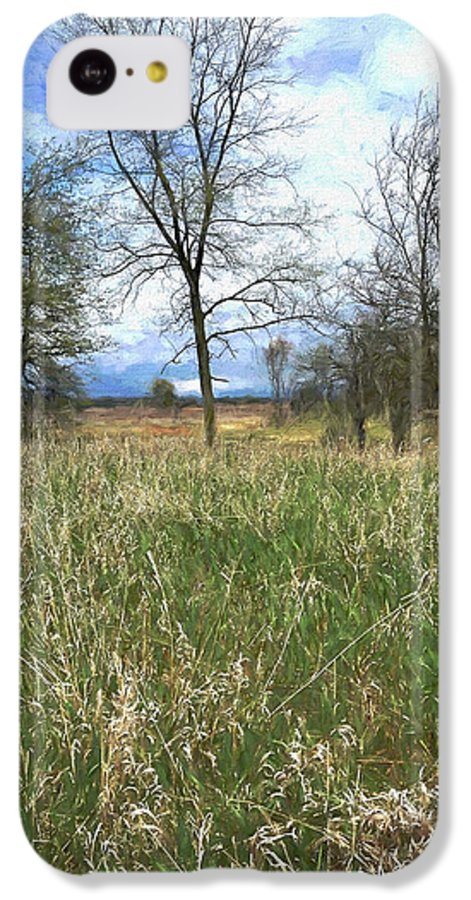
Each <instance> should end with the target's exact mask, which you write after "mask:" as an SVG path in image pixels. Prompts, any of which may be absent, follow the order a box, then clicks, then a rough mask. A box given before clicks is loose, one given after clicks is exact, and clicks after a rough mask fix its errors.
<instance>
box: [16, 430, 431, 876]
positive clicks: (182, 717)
mask: <svg viewBox="0 0 471 900" xmlns="http://www.w3.org/2000/svg"><path fill="white" fill-rule="evenodd" d="M436 468H437V467H436V458H435V453H434V451H433V450H429V451H428V452H427V454H425V455H423V456H422V457H419V456H418V455H415V454H412V453H411V454H407V455H404V457H402V458H394V457H392V456H391V455H390V454H389V453H388V452H387V451H386V450H385V449H377V450H376V449H375V450H374V451H372V452H371V453H370V454H366V455H365V456H364V458H360V457H359V456H358V455H356V454H355V453H352V452H346V453H344V454H339V453H333V452H330V453H329V452H328V451H324V450H322V449H320V448H318V447H316V446H313V445H309V444H304V443H302V442H300V443H296V442H294V443H292V444H291V443H289V442H287V443H276V442H272V441H267V442H263V441H252V442H251V441H250V440H242V441H239V442H237V441H235V440H232V441H229V440H227V441H225V442H224V441H221V443H220V444H219V446H218V447H217V449H216V451H215V453H214V454H212V455H211V454H208V453H206V452H205V451H204V449H203V446H202V444H201V443H200V442H199V441H198V440H196V439H195V440H192V439H184V438H178V437H175V438H173V437H164V438H156V439H150V438H147V439H142V438H139V437H138V436H134V437H132V436H131V437H127V438H125V437H123V438H118V437H113V438H106V437H104V438H101V439H95V438H93V437H85V436H81V437H79V438H76V437H73V436H70V437H68V438H64V439H59V440H54V439H52V438H50V439H49V440H48V441H41V440H37V441H36V442H35V443H34V444H32V445H31V446H29V447H26V448H25V458H24V469H23V489H24V511H23V585H24V586H23V597H22V660H23V662H22V749H21V770H22V801H21V802H22V814H23V821H24V825H25V829H26V832H27V834H28V836H29V838H30V840H31V842H32V843H33V845H34V846H35V847H36V849H37V850H38V852H39V853H40V854H41V855H42V856H43V857H44V858H45V859H47V860H48V861H49V862H51V863H52V864H53V865H55V866H58V867H60V868H62V869H65V870H67V871H73V872H84V871H87V870H92V869H93V870H96V869H98V870H109V869H127V870H147V869H152V870H168V869H172V870H173V869H182V870H188V869H193V868H200V867H206V866H256V867H259V868H262V869H282V870H310V869H339V868H340V869H364V870H366V871H370V872H378V871H390V870H392V869H395V868H397V867H398V866H400V865H402V864H404V863H406V862H407V861H409V860H410V859H413V858H414V857H415V856H416V855H417V854H418V853H419V852H420V851H421V849H422V848H423V847H424V846H425V844H426V843H427V841H428V839H429V836H430V833H431V831H432V829H433V825H434V820H435V814H436V761H437V732H436V716H437V701H436V695H437V634H436V618H437V571H436V570H437V546H436V543H437V541H436V538H437V476H436ZM395 610H396V612H394V611H395ZM316 673H318V674H316Z"/></svg>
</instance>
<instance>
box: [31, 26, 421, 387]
mask: <svg viewBox="0 0 471 900" xmlns="http://www.w3.org/2000/svg"><path fill="white" fill-rule="evenodd" d="M289 21H290V24H292V25H293V26H294V28H295V29H296V30H297V33H296V34H295V35H293V37H292V39H291V40H290V41H289V42H288V43H287V44H286V45H285V48H284V51H283V56H282V64H283V66H284V67H285V68H286V71H287V72H290V73H293V74H294V75H295V76H296V78H295V82H294V84H293V86H291V87H289V88H286V89H284V91H283V92H282V93H281V94H280V95H279V98H278V100H279V103H280V104H281V105H283V104H286V106H287V108H290V109H293V108H298V109H299V111H300V112H301V113H307V114H309V115H312V114H315V116H316V119H315V122H314V123H313V125H312V126H311V127H310V128H309V129H308V130H306V131H305V132H304V133H303V135H302V136H300V137H299V138H296V139H294V138H293V137H289V138H287V137H283V138H280V140H279V142H278V144H279V148H280V149H281V150H282V151H283V152H284V153H285V154H286V155H287V156H288V157H292V158H293V159H297V160H298V161H302V167H301V170H300V172H299V174H298V176H297V187H298V190H299V193H300V194H301V196H303V197H305V198H306V199H310V200H313V201H314V202H315V203H316V204H322V205H324V206H325V208H326V211H327V212H329V213H331V214H334V215H335V217H336V224H335V225H334V226H333V227H332V229H331V233H330V235H329V237H328V238H326V248H325V249H326V255H331V254H332V253H333V252H336V253H340V254H341V255H345V256H347V255H353V254H355V253H358V252H359V251H360V250H361V247H362V245H363V242H364V235H362V232H361V226H359V224H358V223H357V222H356V221H355V218H354V205H355V204H354V195H353V192H352V187H354V188H355V189H356V190H358V191H360V192H361V191H362V190H364V189H365V188H366V187H368V184H369V182H370V177H371V175H370V171H369V167H368V160H371V158H372V157H373V155H374V153H375V151H376V150H378V149H379V148H380V147H381V145H382V143H383V142H384V140H385V139H386V137H387V134H388V131H389V128H390V125H391V124H392V122H394V121H396V120H397V119H399V118H401V119H403V120H407V117H408V116H410V115H411V113H412V112H413V108H414V103H415V101H416V98H417V95H418V94H419V92H420V91H426V92H427V91H430V92H434V91H435V90H436V84H437V80H438V71H437V64H436V60H435V56H434V54H433V51H432V49H431V47H430V45H429V44H428V42H427V41H426V39H425V38H424V37H423V36H422V35H421V34H420V33H419V32H417V31H416V30H415V29H414V28H413V27H412V26H410V25H408V24H407V23H406V22H404V21H402V20H399V19H396V18H393V17H390V16H374V17H369V18H355V19H353V18H348V19H346V18H336V19H334V18H332V19H330V18H324V19H306V20H292V21H291V20H289ZM54 52H55V48H54V47H52V46H51V41H50V38H49V37H48V36H47V34H46V35H41V36H40V37H39V38H38V39H37V40H36V41H35V43H34V44H33V46H32V47H31V49H30V52H29V54H28V59H27V63H26V66H25V95H24V99H25V128H26V130H27V131H28V132H29V134H30V135H31V137H32V138H33V139H36V140H37V139H38V137H40V136H41V135H44V134H53V133H54V132H55V130H54V129H53V128H52V127H51V126H49V124H48V122H47V118H46V112H45V75H46V71H47V67H48V65H49V62H50V61H51V59H52V56H53V55H54ZM155 293H156V292H155V287H153V289H152V291H151V290H148V291H147V292H145V291H144V292H143V293H142V295H141V297H140V298H139V300H138V301H137V303H136V304H135V305H134V306H133V307H129V308H128V309H126V310H125V311H124V314H123V315H122V316H121V318H120V320H119V322H116V323H115V324H114V325H112V326H110V328H109V329H108V332H109V334H110V336H111V337H112V338H113V340H114V341H115V343H116V346H115V347H114V349H113V350H112V351H110V352H107V353H106V354H100V355H97V356H96V358H95V359H94V360H93V362H92V363H90V364H88V366H87V367H86V368H84V369H82V375H83V376H84V377H85V380H86V383H87V386H88V390H89V392H90V393H91V394H93V395H95V396H98V395H102V394H109V395H114V396H125V395H138V394H141V393H143V392H144V391H145V390H146V388H147V386H148V384H149V382H150V380H151V379H152V377H154V376H155V375H157V374H159V370H160V368H161V367H162V366H163V365H164V363H165V362H166V360H167V359H168V358H169V355H170V356H171V355H172V354H171V353H170V352H169V351H170V348H169V344H168V341H166V340H165V339H164V338H163V337H162V336H161V335H159V331H158V329H157V328H156V325H155V318H156V310H155V300H154V297H155ZM284 333H286V329H284ZM288 337H289V338H290V339H291V340H292V341H293V342H294V343H295V344H296V345H300V346H303V345H304V346H305V345H306V344H307V342H308V340H309V338H308V337H307V336H306V335H305V334H303V333H301V332H299V331H298V330H296V329H291V331H290V332H288ZM267 340H268V338H267V336H266V335H265V334H263V336H259V337H258V339H257V345H256V346H254V345H253V343H252V342H249V341H247V339H245V338H240V340H238V341H237V351H238V356H237V360H235V361H234V360H231V359H229V358H226V359H223V360H221V361H220V362H219V363H218V364H217V366H216V367H215V374H216V375H218V376H220V377H223V378H225V379H227V383H225V384H220V385H218V387H217V392H219V393H242V392H244V391H247V392H254V393H259V394H265V393H267V392H268V384H267V379H266V374H265V371H264V367H263V359H262V351H261V347H262V345H263V344H266V343H267ZM166 374H167V376H168V377H170V378H171V379H172V380H174V381H175V384H176V386H177V388H178V390H179V391H180V392H182V393H185V392H194V391H195V390H197V387H198V383H197V370H196V366H195V363H194V361H193V360H191V359H188V360H185V361H184V362H183V363H182V364H181V365H179V366H178V367H171V368H169V369H168V370H167V373H166Z"/></svg>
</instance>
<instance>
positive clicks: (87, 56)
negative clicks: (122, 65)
mask: <svg viewBox="0 0 471 900" xmlns="http://www.w3.org/2000/svg"><path fill="white" fill-rule="evenodd" d="M69 78H70V80H71V82H72V84H73V86H74V88H77V90H78V91H80V92H81V93H82V94H104V92H105V91H107V90H108V88H110V87H111V85H112V84H113V81H114V80H115V78H116V66H115V64H114V62H113V60H112V59H111V56H108V54H107V53H104V52H103V50H83V51H82V53H79V54H78V55H77V56H76V57H75V58H74V59H73V60H72V62H71V64H70V68H69Z"/></svg>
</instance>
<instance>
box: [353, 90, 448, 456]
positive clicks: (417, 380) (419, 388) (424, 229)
mask: <svg viewBox="0 0 471 900" xmlns="http://www.w3.org/2000/svg"><path fill="white" fill-rule="evenodd" d="M372 169H373V176H374V183H373V186H372V188H371V189H370V190H369V191H368V192H367V193H366V195H365V196H364V197H358V202H359V207H360V209H359V216H360V219H361V220H362V221H363V222H364V224H365V225H366V226H367V228H368V229H369V231H370V234H371V237H372V249H371V252H370V253H369V255H367V257H366V258H362V259H359V260H349V261H348V262H347V264H346V266H345V269H344V272H343V291H344V294H345V295H346V296H347V297H348V298H349V301H350V304H351V303H352V301H353V303H354V304H355V306H356V308H357V309H360V310H364V311H366V312H367V313H368V315H370V316H372V321H374V324H375V328H376V331H377V338H378V339H377V341H376V350H377V353H376V363H377V369H376V372H377V375H378V376H379V375H380V374H381V372H382V373H383V376H384V377H383V389H384V394H385V399H386V400H387V402H388V405H389V410H390V421H391V427H392V431H393V437H394V444H395V446H396V448H397V449H400V447H401V446H403V445H404V444H405V443H406V442H407V436H408V433H409V431H410V425H411V421H412V419H413V417H414V415H416V414H417V413H418V412H420V410H422V409H430V408H431V409H435V408H436V407H437V405H438V329H439V283H438V277H439V246H440V242H439V106H438V98H436V99H435V101H434V102H431V101H430V100H427V99H426V98H425V97H424V96H423V95H420V96H419V98H418V101H417V104H416V108H415V115H414V119H413V122H412V125H411V126H410V127H409V128H408V129H404V127H401V126H400V125H395V126H394V127H393V128H392V129H391V132H390V136H389V141H388V144H387V146H386V149H385V151H384V153H382V154H381V155H379V156H377V157H376V159H375V161H374V163H373V166H372Z"/></svg>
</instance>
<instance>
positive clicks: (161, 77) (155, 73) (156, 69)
mask: <svg viewBox="0 0 471 900" xmlns="http://www.w3.org/2000/svg"><path fill="white" fill-rule="evenodd" d="M146 75H147V77H148V79H149V81H155V82H158V81H165V79H166V77H167V66H166V65H165V63H163V62H160V61H159V60H157V61H155V62H151V63H149V65H148V66H147V69H146Z"/></svg>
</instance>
